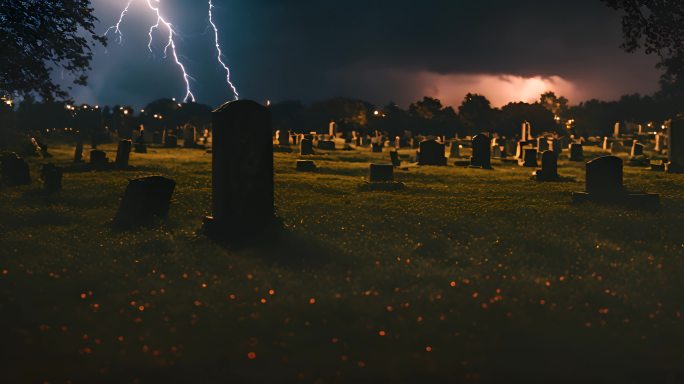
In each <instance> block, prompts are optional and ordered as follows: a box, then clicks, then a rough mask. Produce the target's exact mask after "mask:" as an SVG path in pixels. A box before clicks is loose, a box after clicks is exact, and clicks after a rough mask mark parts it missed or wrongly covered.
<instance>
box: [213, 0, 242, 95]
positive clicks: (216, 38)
mask: <svg viewBox="0 0 684 384" xmlns="http://www.w3.org/2000/svg"><path fill="white" fill-rule="evenodd" d="M213 8H214V4H213V3H212V0H209V24H211V27H212V28H214V44H215V45H216V54H217V56H216V58H217V59H218V62H219V64H221V66H222V67H223V69H224V70H225V71H226V83H228V86H229V87H230V89H231V90H232V91H233V97H234V98H235V100H237V99H238V98H239V97H240V95H239V94H238V91H237V89H236V88H235V85H233V83H232V82H231V81H230V68H228V65H226V63H224V62H223V52H221V44H220V43H219V32H218V28H217V27H216V24H215V23H214V14H213V12H212V9H213Z"/></svg>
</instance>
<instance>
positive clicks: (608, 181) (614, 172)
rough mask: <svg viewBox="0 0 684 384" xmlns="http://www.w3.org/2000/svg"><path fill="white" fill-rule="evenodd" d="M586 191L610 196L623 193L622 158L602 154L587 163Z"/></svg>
mask: <svg viewBox="0 0 684 384" xmlns="http://www.w3.org/2000/svg"><path fill="white" fill-rule="evenodd" d="M586 168H587V174H586V191H587V193H589V194H593V195H597V196H602V197H610V196H612V195H619V194H622V193H624V188H623V185H622V159H620V158H619V157H617V156H602V157H599V158H596V159H594V160H592V161H590V162H588V163H587V167H586Z"/></svg>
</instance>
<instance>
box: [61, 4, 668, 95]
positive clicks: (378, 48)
mask: <svg viewBox="0 0 684 384" xmlns="http://www.w3.org/2000/svg"><path fill="white" fill-rule="evenodd" d="M152 1H154V0H152ZM93 3H94V6H95V9H96V15H97V16H98V17H99V19H100V21H101V25H100V28H99V30H101V31H103V32H104V30H106V28H107V27H108V26H109V25H111V24H113V23H115V22H116V20H117V19H118V16H119V13H120V11H121V9H123V7H124V6H125V4H126V0H93ZM160 4H161V9H162V13H163V15H164V17H166V18H167V19H168V21H170V22H171V23H173V24H174V25H175V26H176V28H177V29H178V30H179V31H180V33H181V34H182V40H181V39H179V40H178V42H177V45H178V53H179V54H180V55H181V60H183V62H184V63H185V64H186V66H187V69H188V72H189V73H190V74H191V75H192V76H193V77H194V81H193V82H192V90H193V92H194V94H195V95H196V96H197V101H198V102H202V103H206V104H210V105H218V104H220V103H221V102H223V101H226V100H228V99H230V97H231V92H230V90H229V89H228V87H227V85H226V83H225V73H224V72H223V69H222V68H221V67H220V66H219V65H218V62H217V61H216V52H215V48H214V45H213V30H211V29H209V28H207V27H208V17H207V9H208V6H207V3H205V1H204V0H161V3H160ZM214 5H215V6H216V8H215V9H214V17H215V22H216V23H217V25H218V27H219V29H220V39H221V45H222V48H223V52H224V56H225V59H224V61H226V62H227V63H228V64H229V66H230V67H231V70H232V80H233V82H234V83H235V85H236V86H237V88H238V91H239V92H240V96H241V98H250V99H254V100H259V101H265V100H267V99H270V100H272V101H274V102H277V101H282V100H293V99H296V100H302V101H305V102H310V101H313V100H319V99H324V98H328V97H334V96H346V97H352V98H360V99H364V100H368V101H371V102H373V103H376V104H380V105H384V104H386V103H387V102H389V101H394V102H397V103H399V104H400V105H402V106H406V105H408V103H410V102H412V101H415V100H418V99H420V98H422V96H426V95H427V96H433V97H438V98H440V99H441V100H442V101H443V103H444V104H447V105H454V106H458V105H459V104H460V103H461V100H462V98H463V96H464V95H465V93H466V92H477V93H482V94H484V95H485V96H487V97H488V98H489V99H490V100H491V101H492V103H493V104H494V105H495V106H501V105H503V104H505V103H507V102H509V101H532V100H535V99H537V98H538V96H539V95H540V94H541V93H542V92H544V91H546V90H554V91H556V92H557V93H559V94H562V95H564V96H566V97H568V98H569V99H570V102H571V103H572V104H577V103H579V102H580V101H583V100H586V99H590V98H600V99H605V100H611V99H616V98H618V97H619V96H620V95H622V94H626V93H635V92H639V93H652V92H653V91H655V90H657V86H658V84H657V81H658V76H659V72H658V71H657V70H656V69H655V68H654V65H655V62H656V59H655V58H654V57H647V56H645V55H643V54H627V53H624V52H623V51H622V50H621V49H620V47H619V45H620V42H621V29H620V15H619V14H618V13H616V12H615V11H613V10H611V9H609V8H607V7H606V6H605V5H604V4H603V3H601V2H600V1H599V0H574V1H572V2H565V1H563V2H560V1H549V0H546V1H542V0H524V1H505V0H497V1H494V0H479V1H470V0H468V1H465V0H424V1H415V0H412V1H409V0H392V1H389V0H372V1H369V0H345V1H332V0H214ZM154 22H155V16H154V14H153V12H152V11H151V10H150V9H149V8H148V6H147V4H146V0H134V2H133V5H132V7H131V10H130V12H129V14H128V16H127V18H126V19H125V20H124V22H123V24H122V31H123V33H124V38H123V42H122V44H121V45H119V44H117V43H116V42H114V41H113V39H112V40H111V42H110V45H109V47H108V48H107V50H106V52H105V49H103V48H101V47H98V48H97V49H96V51H95V58H94V61H93V65H92V66H93V71H92V73H91V75H90V84H89V86H88V87H85V88H75V89H74V91H73V92H72V94H73V96H74V98H75V99H76V100H77V101H78V102H89V103H97V104H110V105H113V104H132V105H134V106H142V105H144V104H145V103H147V102H148V101H151V100H153V99H156V98H160V97H176V98H182V97H183V96H184V94H185V91H184V83H183V81H182V77H181V75H180V73H179V70H178V67H177V66H176V65H175V64H174V63H173V61H172V60H171V59H164V58H163V54H162V49H163V45H164V42H165V40H164V38H165V37H164V34H165V32H164V30H163V29H162V31H163V33H159V34H157V35H156V44H155V45H154V46H153V47H154V48H155V49H154V51H155V54H154V55H153V54H150V53H149V51H148V50H147V30H148V28H149V26H150V25H152V24H154Z"/></svg>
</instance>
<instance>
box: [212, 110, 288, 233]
mask: <svg viewBox="0 0 684 384" xmlns="http://www.w3.org/2000/svg"><path fill="white" fill-rule="evenodd" d="M212 120H213V129H214V141H213V151H212V192H213V194H212V212H213V216H211V217H207V218H206V219H205V231H206V233H207V235H209V237H211V238H214V239H221V240H229V241H231V240H234V241H242V240H256V238H257V237H260V236H261V235H262V234H263V233H264V231H266V230H268V229H275V227H276V226H277V225H278V220H277V218H276V215H275V205H274V182H273V142H272V138H271V133H272V132H273V130H272V127H271V112H270V111H269V109H268V108H266V107H264V106H263V105H261V104H259V103H256V102H254V101H249V100H238V101H232V102H228V103H226V104H224V105H222V106H221V107H219V108H218V109H216V110H215V111H214V112H213V113H212ZM260 239H261V240H265V239H266V238H263V237H261V238H260Z"/></svg>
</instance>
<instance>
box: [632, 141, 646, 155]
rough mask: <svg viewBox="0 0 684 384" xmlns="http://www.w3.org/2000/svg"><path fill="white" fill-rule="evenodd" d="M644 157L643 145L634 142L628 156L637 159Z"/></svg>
mask: <svg viewBox="0 0 684 384" xmlns="http://www.w3.org/2000/svg"><path fill="white" fill-rule="evenodd" d="M643 155H644V145H643V144H640V143H639V142H637V141H636V140H634V142H633V143H632V150H631V151H630V156H632V157H638V156H643Z"/></svg>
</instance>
